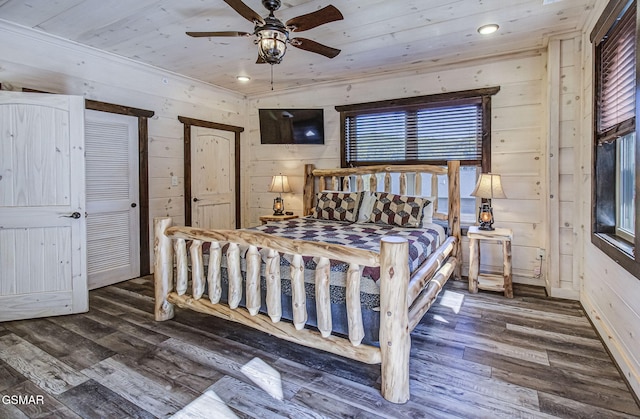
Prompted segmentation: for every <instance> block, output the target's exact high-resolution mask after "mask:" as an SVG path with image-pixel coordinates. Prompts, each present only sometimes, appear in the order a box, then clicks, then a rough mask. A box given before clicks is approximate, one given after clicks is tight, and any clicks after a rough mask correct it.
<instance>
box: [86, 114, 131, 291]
mask: <svg viewBox="0 0 640 419" xmlns="http://www.w3.org/2000/svg"><path fill="white" fill-rule="evenodd" d="M85 151H86V153H85V155H86V167H87V169H86V193H87V275H88V278H89V289H95V288H99V287H104V286H107V285H111V284H114V283H116V282H121V281H126V280H127V279H131V278H137V277H138V276H140V208H139V206H138V197H139V194H138V189H139V181H138V119H137V118H135V117H132V116H126V115H118V114H113V113H108V112H99V111H91V110H87V111H86V112H85Z"/></svg>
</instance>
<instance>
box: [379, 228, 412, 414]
mask: <svg viewBox="0 0 640 419" xmlns="http://www.w3.org/2000/svg"><path fill="white" fill-rule="evenodd" d="M408 288H409V242H408V241H407V239H405V238H401V237H394V236H387V237H383V238H382V240H381V241H380V355H381V357H382V363H381V364H382V365H381V370H382V374H381V375H382V386H381V387H382V388H381V390H380V391H381V393H382V397H384V398H385V399H387V400H389V401H390V402H392V403H405V402H407V401H408V400H409V355H410V354H409V353H410V351H411V337H410V335H409V307H408V304H407V291H408Z"/></svg>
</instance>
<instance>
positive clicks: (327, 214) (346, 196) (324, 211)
mask: <svg viewBox="0 0 640 419" xmlns="http://www.w3.org/2000/svg"><path fill="white" fill-rule="evenodd" d="M361 200H362V194H361V193H359V192H320V193H319V194H318V204H317V205H316V210H315V217H316V218H318V219H321V220H332V221H349V222H352V223H353V222H355V221H356V220H357V219H358V207H359V206H360V201H361Z"/></svg>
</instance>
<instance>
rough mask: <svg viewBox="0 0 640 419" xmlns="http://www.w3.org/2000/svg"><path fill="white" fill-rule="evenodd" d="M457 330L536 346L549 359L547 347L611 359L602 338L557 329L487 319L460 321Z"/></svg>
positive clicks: (520, 344) (511, 343) (532, 348)
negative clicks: (587, 336) (582, 336)
mask: <svg viewBox="0 0 640 419" xmlns="http://www.w3.org/2000/svg"><path fill="white" fill-rule="evenodd" d="M456 331H457V332H462V333H465V334H469V335H473V336H476V337H478V336H483V337H485V338H488V339H490V340H492V341H497V342H501V343H504V344H507V345H513V346H516V347H519V348H522V349H530V350H536V349H537V350H538V351H542V352H545V356H544V357H545V358H546V360H547V362H548V354H546V350H547V349H553V350H563V351H565V352H569V353H572V354H575V355H581V356H589V357H592V358H597V359H609V354H608V353H607V352H606V351H605V350H604V348H603V347H602V343H601V342H600V340H599V339H589V338H581V337H574V336H566V335H560V334H558V333H555V332H547V331H540V330H537V329H533V328H526V327H522V326H515V325H510V324H509V323H507V324H506V325H505V327H502V326H498V325H496V324H493V323H492V322H486V321H484V320H479V321H475V322H474V323H470V322H468V321H459V322H458V324H457V325H456ZM479 349H481V348H479Z"/></svg>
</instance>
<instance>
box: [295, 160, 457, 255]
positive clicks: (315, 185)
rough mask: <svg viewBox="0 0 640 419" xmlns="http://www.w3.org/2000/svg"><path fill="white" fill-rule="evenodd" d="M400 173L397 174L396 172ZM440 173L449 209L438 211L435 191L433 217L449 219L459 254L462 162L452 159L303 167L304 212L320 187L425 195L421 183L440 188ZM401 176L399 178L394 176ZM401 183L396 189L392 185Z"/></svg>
mask: <svg viewBox="0 0 640 419" xmlns="http://www.w3.org/2000/svg"><path fill="white" fill-rule="evenodd" d="M394 174H397V175H394ZM438 175H446V176H447V178H448V190H447V198H448V199H447V201H448V211H447V213H439V212H438V199H437V195H438V193H437V192H436V193H435V194H434V193H432V195H434V196H435V199H434V203H433V205H434V218H438V219H443V220H447V221H448V227H449V229H448V231H449V235H450V236H454V237H456V238H457V239H458V240H457V244H456V253H455V254H456V255H460V249H461V248H460V238H461V235H460V162H459V161H457V160H452V161H449V162H448V163H447V166H446V167H445V166H433V165H427V164H424V165H423V164H420V165H378V166H361V167H349V168H338V169H316V168H315V167H314V165H312V164H307V165H305V167H304V179H305V181H304V198H303V215H309V214H311V213H312V211H313V209H314V207H315V199H316V195H317V193H318V192H319V191H323V190H327V189H328V190H334V191H379V192H393V193H398V194H401V195H423V194H422V193H421V191H422V185H423V182H425V181H430V182H431V191H438ZM396 177H397V178H398V181H392V179H395V178H396ZM396 183H397V184H398V188H397V189H396V190H393V189H392V186H395V184H396Z"/></svg>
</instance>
